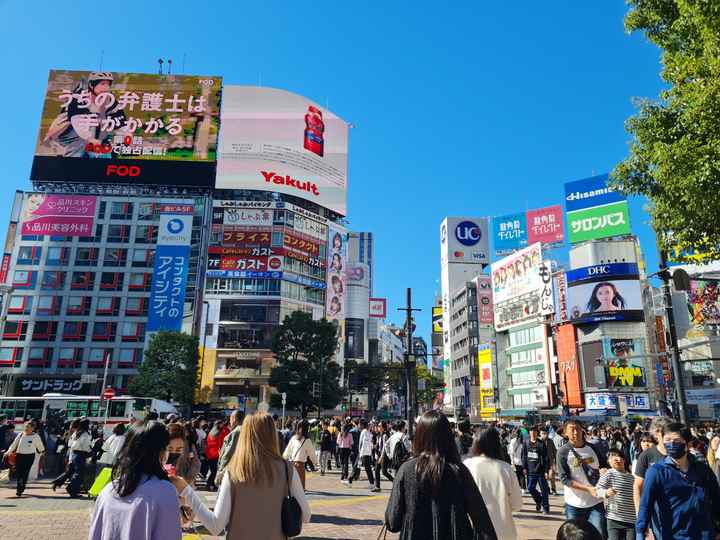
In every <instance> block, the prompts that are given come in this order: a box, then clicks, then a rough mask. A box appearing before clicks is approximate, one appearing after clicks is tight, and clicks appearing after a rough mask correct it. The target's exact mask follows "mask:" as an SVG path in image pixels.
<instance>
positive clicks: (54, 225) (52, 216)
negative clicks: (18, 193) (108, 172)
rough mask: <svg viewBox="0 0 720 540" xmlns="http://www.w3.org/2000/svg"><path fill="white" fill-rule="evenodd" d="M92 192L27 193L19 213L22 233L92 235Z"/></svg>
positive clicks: (93, 204)
mask: <svg viewBox="0 0 720 540" xmlns="http://www.w3.org/2000/svg"><path fill="white" fill-rule="evenodd" d="M96 204H97V197H95V196H92V195H45V194H43V193H28V194H27V195H26V199H25V203H24V205H23V211H22V216H21V222H22V234H23V235H32V236H37V235H40V236H42V235H50V236H93V235H94V234H95V232H94V231H95V227H94V222H95V207H96Z"/></svg>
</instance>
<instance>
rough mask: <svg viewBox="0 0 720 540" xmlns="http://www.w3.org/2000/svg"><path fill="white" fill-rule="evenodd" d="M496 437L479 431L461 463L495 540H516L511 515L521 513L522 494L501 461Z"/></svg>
mask: <svg viewBox="0 0 720 540" xmlns="http://www.w3.org/2000/svg"><path fill="white" fill-rule="evenodd" d="M501 454H502V447H501V443H500V434H499V433H498V431H497V430H496V429H495V428H487V429H483V430H481V431H480V433H478V434H477V435H476V436H475V439H474V440H473V445H472V448H471V449H470V456H472V457H470V458H469V459H466V460H465V461H464V463H465V466H466V467H467V468H468V470H469V471H470V474H471V475H472V477H473V479H474V480H475V483H476V484H477V486H478V489H479V490H480V494H481V495H482V498H483V500H484V501H485V506H487V509H488V513H489V514H490V519H491V520H492V523H493V527H495V532H496V533H497V537H498V538H502V539H503V540H515V539H517V529H515V523H514V521H513V516H512V513H513V512H517V511H519V510H520V509H522V493H521V491H520V484H519V483H518V479H517V476H516V475H515V471H514V470H513V468H512V467H511V466H510V465H509V464H507V463H506V462H504V461H502V459H501Z"/></svg>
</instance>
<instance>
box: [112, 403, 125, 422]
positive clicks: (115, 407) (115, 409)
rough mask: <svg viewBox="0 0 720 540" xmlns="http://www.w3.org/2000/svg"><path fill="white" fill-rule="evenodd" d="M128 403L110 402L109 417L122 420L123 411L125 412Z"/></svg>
mask: <svg viewBox="0 0 720 540" xmlns="http://www.w3.org/2000/svg"><path fill="white" fill-rule="evenodd" d="M127 404H128V402H127V401H111V402H110V414H109V416H111V417H113V418H118V417H120V418H124V417H125V411H126V410H127V409H126V407H127Z"/></svg>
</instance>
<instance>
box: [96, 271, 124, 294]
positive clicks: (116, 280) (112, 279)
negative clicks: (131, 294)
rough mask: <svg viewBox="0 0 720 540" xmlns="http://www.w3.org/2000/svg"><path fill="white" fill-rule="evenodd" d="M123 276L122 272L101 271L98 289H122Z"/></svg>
mask: <svg viewBox="0 0 720 540" xmlns="http://www.w3.org/2000/svg"><path fill="white" fill-rule="evenodd" d="M124 277H125V274H123V273H122V272H103V273H102V275H101V276H100V290H101V291H122V288H123V282H124V279H123V278H124Z"/></svg>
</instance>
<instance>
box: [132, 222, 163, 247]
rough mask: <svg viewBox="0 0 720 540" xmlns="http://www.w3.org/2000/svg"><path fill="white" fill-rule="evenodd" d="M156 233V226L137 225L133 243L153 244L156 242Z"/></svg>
mask: <svg viewBox="0 0 720 540" xmlns="http://www.w3.org/2000/svg"><path fill="white" fill-rule="evenodd" d="M157 231H158V228H157V226H156V225H138V226H137V232H136V233H135V243H136V244H154V243H155V242H157Z"/></svg>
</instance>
